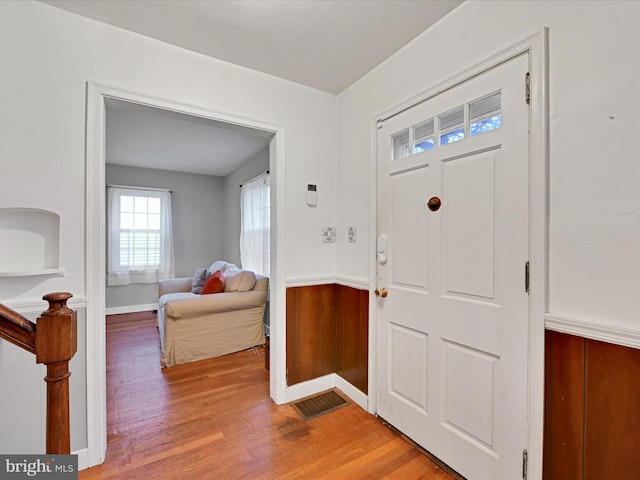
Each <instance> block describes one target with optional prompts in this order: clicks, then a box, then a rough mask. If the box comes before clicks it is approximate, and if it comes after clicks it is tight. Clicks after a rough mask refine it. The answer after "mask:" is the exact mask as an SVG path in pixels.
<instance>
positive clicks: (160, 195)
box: [107, 187, 175, 286]
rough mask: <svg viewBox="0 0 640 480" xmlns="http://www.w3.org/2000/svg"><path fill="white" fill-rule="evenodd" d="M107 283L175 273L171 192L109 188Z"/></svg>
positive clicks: (155, 278) (146, 279)
mask: <svg viewBox="0 0 640 480" xmlns="http://www.w3.org/2000/svg"><path fill="white" fill-rule="evenodd" d="M108 191H109V194H108V200H107V205H108V258H107V270H108V278H107V284H108V285H110V286H111V285H128V284H130V283H156V282H158V281H159V280H164V279H166V278H173V277H174V276H175V269H174V260H173V228H172V220H171V192H169V191H165V190H142V189H136V188H120V187H109V190H108Z"/></svg>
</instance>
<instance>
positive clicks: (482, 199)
mask: <svg viewBox="0 0 640 480" xmlns="http://www.w3.org/2000/svg"><path fill="white" fill-rule="evenodd" d="M494 160H495V153H494V152H490V153H484V154H475V155H470V156H468V157H464V158H459V159H456V160H451V161H448V162H445V163H444V164H443V166H444V175H443V178H444V182H443V183H444V185H443V188H442V191H443V197H444V198H445V202H446V208H445V209H444V232H443V235H444V239H443V240H444V241H443V243H444V255H445V257H444V269H445V271H444V278H445V291H446V292H447V293H448V294H453V295H456V294H461V295H466V296H471V297H481V298H488V299H493V298H494V279H495V259H494V251H495V235H494V233H495V232H494V230H495V222H494V219H495V216H494V210H495V203H494V200H495V197H494V192H495V186H494V177H495V165H494V163H495V162H494ZM470 231H471V232H473V242H469V241H468V237H469V232H470ZM469 265H474V268H473V269H469V268H468V266H469Z"/></svg>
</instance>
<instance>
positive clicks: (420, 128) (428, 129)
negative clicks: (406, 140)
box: [413, 118, 435, 153]
mask: <svg viewBox="0 0 640 480" xmlns="http://www.w3.org/2000/svg"><path fill="white" fill-rule="evenodd" d="M414 132H415V142H414V146H413V153H420V152H424V151H426V150H431V149H432V148H433V147H435V141H434V132H435V129H434V122H433V118H430V119H429V120H427V121H426V122H424V123H421V124H420V125H417V126H415V127H414Z"/></svg>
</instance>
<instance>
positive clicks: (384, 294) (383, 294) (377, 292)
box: [373, 287, 388, 298]
mask: <svg viewBox="0 0 640 480" xmlns="http://www.w3.org/2000/svg"><path fill="white" fill-rule="evenodd" d="M373 293H374V294H375V296H376V297H382V298H386V297H387V293H388V292H387V289H386V288H384V287H382V288H381V289H380V290H378V289H377V288H376V289H375V290H374V291H373Z"/></svg>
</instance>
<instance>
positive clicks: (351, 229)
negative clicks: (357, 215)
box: [349, 225, 356, 243]
mask: <svg viewBox="0 0 640 480" xmlns="http://www.w3.org/2000/svg"><path fill="white" fill-rule="evenodd" d="M349 243H356V226H355V225H349Z"/></svg>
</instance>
